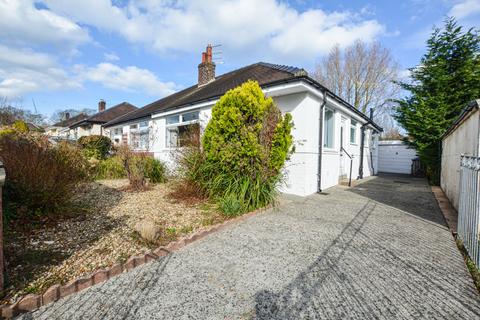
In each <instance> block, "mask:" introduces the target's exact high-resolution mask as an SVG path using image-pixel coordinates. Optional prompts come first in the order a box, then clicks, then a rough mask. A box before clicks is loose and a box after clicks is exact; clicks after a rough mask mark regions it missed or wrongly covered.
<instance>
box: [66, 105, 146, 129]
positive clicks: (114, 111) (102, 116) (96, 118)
mask: <svg viewBox="0 0 480 320" xmlns="http://www.w3.org/2000/svg"><path fill="white" fill-rule="evenodd" d="M135 110H138V108H137V107H135V106H134V105H132V104H130V103H128V102H122V103H120V104H117V105H116V106H113V107H111V108H108V109H106V110H104V111H102V112H98V113H95V114H94V115H93V116H90V117H88V118H86V119H82V120H81V121H78V122H77V123H74V124H72V125H71V127H76V126H79V125H81V124H83V123H100V124H103V123H106V122H108V121H111V120H115V119H116V118H118V117H121V116H124V115H126V114H128V113H130V112H132V111H135Z"/></svg>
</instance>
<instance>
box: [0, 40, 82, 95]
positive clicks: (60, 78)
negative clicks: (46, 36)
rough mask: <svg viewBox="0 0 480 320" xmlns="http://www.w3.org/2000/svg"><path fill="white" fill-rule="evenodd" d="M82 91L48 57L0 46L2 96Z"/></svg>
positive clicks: (0, 88)
mask: <svg viewBox="0 0 480 320" xmlns="http://www.w3.org/2000/svg"><path fill="white" fill-rule="evenodd" d="M79 87H81V83H80V82H78V81H77V80H76V79H75V78H73V77H71V75H70V74H68V73H67V72H66V71H65V70H63V69H62V68H61V67H59V66H58V65H57V63H56V61H55V59H54V58H53V57H52V56H50V55H48V54H45V53H37V52H34V51H32V50H20V49H12V48H9V47H6V46H3V45H0V96H6V97H10V98H14V97H19V96H21V95H23V94H25V93H28V92H35V91H45V90H61V89H72V88H79Z"/></svg>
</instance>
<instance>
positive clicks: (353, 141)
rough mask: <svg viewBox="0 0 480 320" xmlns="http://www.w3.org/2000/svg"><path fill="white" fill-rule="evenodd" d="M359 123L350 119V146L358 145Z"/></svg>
mask: <svg viewBox="0 0 480 320" xmlns="http://www.w3.org/2000/svg"><path fill="white" fill-rule="evenodd" d="M357 123H358V122H357V121H355V120H353V119H350V144H354V145H356V144H357V135H358V134H357V131H358V130H357ZM352 130H353V131H352ZM352 132H353V135H352ZM352 138H353V139H352Z"/></svg>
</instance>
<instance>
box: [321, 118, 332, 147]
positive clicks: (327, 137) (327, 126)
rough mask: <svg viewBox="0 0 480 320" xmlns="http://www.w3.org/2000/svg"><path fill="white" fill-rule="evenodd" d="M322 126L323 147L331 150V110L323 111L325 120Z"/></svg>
mask: <svg viewBox="0 0 480 320" xmlns="http://www.w3.org/2000/svg"><path fill="white" fill-rule="evenodd" d="M323 125H324V130H323V134H324V137H323V146H324V147H327V148H333V134H334V117H333V111H332V110H329V109H325V120H324V124H323Z"/></svg>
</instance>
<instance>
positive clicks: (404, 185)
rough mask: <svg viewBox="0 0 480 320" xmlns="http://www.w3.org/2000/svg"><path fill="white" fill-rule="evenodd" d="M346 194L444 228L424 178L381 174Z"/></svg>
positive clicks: (436, 205) (443, 221)
mask: <svg viewBox="0 0 480 320" xmlns="http://www.w3.org/2000/svg"><path fill="white" fill-rule="evenodd" d="M348 191H349V192H353V193H356V194H358V195H361V196H363V197H366V198H368V199H371V200H374V201H377V202H380V203H382V204H385V205H387V206H391V207H394V208H397V209H399V210H402V211H405V212H408V213H409V214H412V215H414V216H417V217H420V218H423V219H426V220H429V221H431V222H434V223H437V224H440V225H442V226H446V224H445V220H444V218H443V216H442V215H441V214H439V211H438V210H439V208H438V204H437V201H436V200H435V199H434V198H433V197H432V190H431V187H430V186H429V185H428V183H427V180H426V179H424V178H416V177H412V176H410V175H403V174H380V175H379V176H377V177H375V178H373V179H370V180H368V181H366V182H364V183H361V184H359V185H358V186H356V187H355V188H351V189H348Z"/></svg>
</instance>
